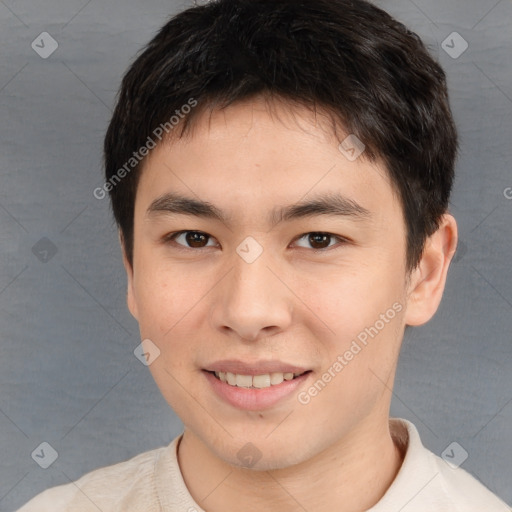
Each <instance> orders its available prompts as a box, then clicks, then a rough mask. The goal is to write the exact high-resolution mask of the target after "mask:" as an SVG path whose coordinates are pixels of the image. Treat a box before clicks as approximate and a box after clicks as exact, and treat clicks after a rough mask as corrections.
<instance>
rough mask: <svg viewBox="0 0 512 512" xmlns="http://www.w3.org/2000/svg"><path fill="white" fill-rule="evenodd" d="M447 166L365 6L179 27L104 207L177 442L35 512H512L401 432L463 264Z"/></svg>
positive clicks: (404, 41) (91, 479) (256, 11)
mask: <svg viewBox="0 0 512 512" xmlns="http://www.w3.org/2000/svg"><path fill="white" fill-rule="evenodd" d="M456 153H457V134H456V129H455V126H454V123H453V119H452V116H451V112H450V107H449V103H448V94H447V88H446V81H445V75H444V73H443V71H442V69H441V68H440V67H439V65H438V64H437V63H436V62H435V61H434V60H433V59H432V58H431V57H430V56H429V54H428V53H427V51H426V50H425V47H424V46H423V44H422V42H421V41H420V40H419V38H418V37H417V36H416V35H415V34H413V33H411V32H410V31H408V30H407V29H406V28H405V27H404V26H403V25H402V24H400V23H398V22H397V21H395V20H393V19H392V18H391V17H390V16H389V15H387V14H386V13H385V12H383V11H382V10H380V9H378V8H376V7H375V6H373V5H371V4H369V3H367V2H364V1H347V0H315V1H292V0H220V1H216V2H211V3H209V4H208V5H205V6H202V7H196V8H193V9H189V10H187V11H184V12H182V13H181V14H179V15H178V16H176V17H174V18H173V19H172V20H171V21H170V22H168V23H167V24H166V25H165V26H164V27H163V28H162V29H161V31H160V32H159V33H158V34H157V36H156V37H155V38H154V39H153V40H152V41H151V42H150V43H149V45H148V46H147V48H146V49H145V51H144V52H143V53H142V54H141V55H140V56H139V57H138V58H137V60H136V61H135V62H134V63H133V64H132V66H131V67H130V69H129V70H128V72H127V74H126V76H125V77H124V80H123V83H122V88H121V92H120V95H119V98H118V103H117V106H116V109H115V112H114V115H113V118H112V121H111V123H110V126H109V129H108V133H107V136H106V139H105V167H106V181H105V185H104V186H103V187H100V188H98V189H97V190H96V191H95V195H97V196H101V195H102V194H106V193H109V194H110V198H111V200H112V207H113V212H114V216H115V219H116V221H117V223H118V226H119V234H120V241H121V246H122V249H123V259H124V265H125V268H126V272H127V280H128V307H129V309H130V311H131V313H132V314H133V316H134V317H135V318H136V319H137V320H138V322H139V325H140V331H141V339H142V340H143V342H142V345H143V349H144V354H145V357H146V358H147V362H148V365H149V368H150V370H151V372H152V375H153V377H154V379H155V381H156V383H157V385H158V386H159V388H160V390H161V392H162V394H163V396H164V397H165V399H166V400H167V401H168V403H169V405H170V406H171V407H172V408H173V409H174V410H175V412H176V413H177V415H178V416H179V417H180V418H181V420H182V421H183V424H184V426H185V429H184V433H183V434H182V435H180V436H179V437H178V438H176V439H175V440H174V441H173V442H172V443H171V445H170V446H168V447H164V448H160V449H157V450H152V451H150V452H146V453H143V454H141V455H139V456H137V457H135V458H133V459H131V460H129V461H126V462H123V463H120V464H117V465H115V466H111V467H108V468H103V469H99V470H96V471H94V472H92V473H90V474H88V475H85V476H84V477H82V478H81V479H79V480H78V481H77V482H74V483H72V484H68V485H64V486H60V487H57V488H53V489H50V490H48V491H46V492H45V493H43V494H41V495H40V496H38V497H36V498H35V499H34V500H33V501H31V502H30V503H29V504H27V505H26V506H25V507H23V508H22V509H21V511H23V512H29V511H35V510H37V511H39V512H41V511H44V510H51V511H52V512H55V511H74V512H76V511H89V510H101V511H103V512H111V511H145V512H153V511H189V512H190V511H200V510H205V511H208V512H217V511H221V510H222V511H224V512H231V511H234V510H240V509H243V510H244V511H259V510H266V511H274V510H275V511H281V512H282V511H296V510H307V511H311V512H312V511H315V512H324V511H327V510H329V511H332V510H340V511H344V512H356V511H364V510H371V511H373V512H384V511H399V510H401V511H405V512H407V511H415V512H423V511H424V512H427V511H429V512H431V511H446V512H447V511H456V510H457V511H468V512H469V511H474V512H477V511H478V512H481V511H486V512H505V511H507V510H509V509H508V507H507V506H506V505H505V503H503V502H502V501H501V500H500V499H499V498H497V497H496V496H494V495H493V494H492V493H491V492H490V491H488V490H487V489H486V488H485V487H484V486H483V485H481V484H480V483H479V482H478V481H477V480H475V479H474V478H473V477H471V476H470V475H469V474H468V473H466V472H465V471H463V470H462V469H455V468H453V467H451V466H449V465H448V464H447V463H446V462H445V461H443V460H442V459H440V458H438V457H437V456H435V455H433V454H432V453H431V452H429V451H428V450H426V449H425V448H424V447H423V446H422V445H421V441H420V439H419V435H418V432H417V430H416V428H415V427H414V425H413V424H412V423H410V422H408V421H405V420H399V419H390V418H389V407H390V401H391V396H392V391H391V390H392V386H393V380H394V376H395V371H396V365H397V360H398V355H399V350H400V345H401V342H402V339H403V335H404V331H405V329H406V327H407V326H418V325H422V324H424V323H426V322H427V321H428V320H429V319H430V318H432V316H433V315H434V314H435V312H436V310H437V308H438V306H439V303H440V301H441V297H442V294H443V290H444V286H445V281H446V275H447V271H448V267H449V264H450V261H451V258H452V256H453V254H454V252H455V249H456V244H457V225H456V222H455V219H454V218H453V216H452V215H450V213H449V212H448V200H449V196H450V191H451V188H452V182H453V172H454V162H455V158H456Z"/></svg>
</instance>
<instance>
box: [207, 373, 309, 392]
mask: <svg viewBox="0 0 512 512" xmlns="http://www.w3.org/2000/svg"><path fill="white" fill-rule="evenodd" d="M310 372H311V370H307V371H304V372H300V373H281V372H274V373H265V374H262V375H241V374H238V373H231V372H213V371H209V372H208V373H211V374H212V375H214V376H215V378H217V379H218V380H220V381H221V382H224V383H225V384H228V385H229V386H233V387H238V388H249V389H265V388H269V387H271V386H278V385H279V384H282V383H283V382H284V381H289V380H293V379H295V378H297V377H300V376H301V375H305V374H306V373H310Z"/></svg>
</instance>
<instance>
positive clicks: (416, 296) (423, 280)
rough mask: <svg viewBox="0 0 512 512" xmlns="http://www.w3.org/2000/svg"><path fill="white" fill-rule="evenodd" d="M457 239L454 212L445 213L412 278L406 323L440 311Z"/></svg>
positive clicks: (410, 279) (427, 241)
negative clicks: (438, 309) (451, 213)
mask: <svg viewBox="0 0 512 512" xmlns="http://www.w3.org/2000/svg"><path fill="white" fill-rule="evenodd" d="M457 240H458V238H457V223H456V221H455V219H454V217H453V216H452V215H450V214H448V213H446V214H444V215H443V217H442V218H441V222H440V225H439V229H438V230H437V231H436V232H435V233H433V234H432V235H431V236H430V237H429V238H428V239H427V240H426V242H425V248H424V250H423V254H422V256H421V260H420V262H419V264H418V266H417V267H416V268H415V269H414V270H413V271H412V272H411V275H410V277H409V281H408V291H407V295H408V299H407V310H406V313H405V323H406V324H407V325H422V324H424V323H426V322H428V321H429V320H430V319H431V318H432V317H433V316H434V314H435V312H436V311H437V308H438V307H439V304H440V302H441V298H442V296H443V292H444V287H445V284H446V274H447V272H448V267H449V266H450V262H451V260H452V258H453V255H454V254H455V250H456V249H457Z"/></svg>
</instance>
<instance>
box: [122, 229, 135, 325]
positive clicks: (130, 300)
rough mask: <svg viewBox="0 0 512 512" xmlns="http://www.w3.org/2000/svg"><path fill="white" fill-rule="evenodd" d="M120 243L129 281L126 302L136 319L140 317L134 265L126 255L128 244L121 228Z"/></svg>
mask: <svg viewBox="0 0 512 512" xmlns="http://www.w3.org/2000/svg"><path fill="white" fill-rule="evenodd" d="M119 243H120V244H121V252H122V255H123V265H124V269H125V271H126V281H127V291H126V304H127V306H128V310H129V311H130V313H131V314H132V316H133V317H134V318H135V320H138V319H139V316H138V315H139V313H138V308H137V301H136V300H135V290H134V286H133V284H134V283H133V281H134V279H133V265H131V264H130V262H129V261H128V258H127V256H126V246H125V243H124V237H123V234H122V232H121V230H119Z"/></svg>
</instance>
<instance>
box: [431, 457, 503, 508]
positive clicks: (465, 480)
mask: <svg viewBox="0 0 512 512" xmlns="http://www.w3.org/2000/svg"><path fill="white" fill-rule="evenodd" d="M426 451H427V456H428V457H430V459H431V461H432V465H433V466H435V467H436V468H437V471H438V472H439V473H438V476H437V477H436V478H438V479H439V485H440V487H441V488H442V491H443V492H444V493H445V494H446V496H447V499H448V500H450V501H451V502H453V504H454V506H457V508H455V509H453V510H457V511H459V510H460V511H464V512H466V511H468V512H469V511H471V512H472V511H475V512H476V511H478V512H479V511H482V510H485V511H486V512H510V508H509V507H508V506H507V505H506V503H505V502H503V501H502V500H501V499H500V498H498V497H497V496H496V495H495V494H493V493H492V492H491V491H490V490H489V489H488V488H487V487H485V486H484V485H483V484H482V483H481V482H480V481H479V480H477V479H476V478H475V477H474V476H472V475H470V474H469V473H468V472H467V471H465V470H464V469H462V468H461V467H451V466H450V465H449V464H448V463H447V462H446V461H445V460H443V459H442V458H441V457H438V456H437V455H435V454H433V453H432V452H430V451H428V450H426Z"/></svg>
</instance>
